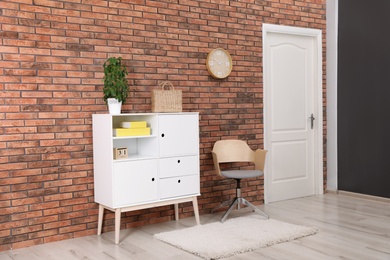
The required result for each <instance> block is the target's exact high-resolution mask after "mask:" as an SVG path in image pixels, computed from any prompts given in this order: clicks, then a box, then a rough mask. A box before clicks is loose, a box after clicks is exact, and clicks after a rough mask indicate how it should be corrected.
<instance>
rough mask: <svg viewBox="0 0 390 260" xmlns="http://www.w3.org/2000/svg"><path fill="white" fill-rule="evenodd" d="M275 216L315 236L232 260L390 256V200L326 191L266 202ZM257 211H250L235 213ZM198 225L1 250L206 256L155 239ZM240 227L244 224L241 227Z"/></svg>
mask: <svg viewBox="0 0 390 260" xmlns="http://www.w3.org/2000/svg"><path fill="white" fill-rule="evenodd" d="M261 208H264V209H265V211H266V212H267V213H268V214H269V215H270V217H271V218H273V219H277V220H281V221H286V222H290V223H294V224H303V225H308V226H315V227H318V228H319V229H320V232H319V233H318V234H316V235H314V236H310V237H306V238H302V239H299V240H295V241H292V242H288V243H282V244H278V245H275V246H271V247H267V248H263V249H259V250H257V251H253V252H249V253H244V254H241V255H237V256H234V257H230V258H227V259H230V260H233V259H289V260H291V259H299V260H302V259H310V260H312V259H315V260H317V259H321V260H322V259H362V260H363V259H364V260H374V259H381V260H382V259H383V260H390V202H388V201H382V202H381V201H373V200H368V199H361V198H356V197H351V196H345V195H336V194H325V195H321V196H314V197H306V198H300V199H294V200H289V201H283V202H277V203H270V204H267V205H264V206H261ZM245 214H253V213H252V212H250V211H248V210H247V209H242V210H241V211H234V214H233V215H232V217H237V216H241V215H245ZM220 216H221V213H220V214H215V215H202V216H200V221H201V224H205V223H209V222H213V221H218V220H219V217H220ZM193 225H195V219H194V218H186V219H182V220H179V221H177V222H176V221H170V222H166V223H161V224H156V225H149V226H145V227H141V228H136V229H127V230H121V239H120V244H119V245H114V244H113V240H114V233H113V232H109V233H103V234H102V235H101V236H96V235H95V236H89V237H82V238H77V239H71V240H66V241H60V242H55V243H49V244H45V245H39V246H34V247H29V248H23V249H17V250H10V251H6V252H0V259H1V260H10V259H14V260H20V259H23V260H24V259H26V260H27V259H28V260H38V259H39V260H42V259H45V260H47V259H85V260H86V259H99V260H100V259H107V260H108V259H109V260H113V259H120V260H122V259H141V260H147V259H153V260H154V259H177V260H179V259H180V260H183V259H184V260H187V259H189V260H191V259H200V258H198V257H196V256H194V255H192V254H189V253H186V252H184V251H182V250H180V249H177V248H175V247H173V246H170V245H167V244H165V243H163V242H160V241H158V240H155V239H153V234H155V233H159V232H163V231H169V230H173V229H180V228H183V227H187V226H193ZM238 228H239V227H238Z"/></svg>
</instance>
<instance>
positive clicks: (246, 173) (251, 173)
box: [221, 170, 264, 179]
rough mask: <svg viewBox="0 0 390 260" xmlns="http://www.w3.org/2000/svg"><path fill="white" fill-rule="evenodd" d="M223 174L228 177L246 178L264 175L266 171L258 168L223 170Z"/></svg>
mask: <svg viewBox="0 0 390 260" xmlns="http://www.w3.org/2000/svg"><path fill="white" fill-rule="evenodd" d="M221 174H222V175H223V176H225V177H226V178H231V179H245V178H255V177H259V176H262V175H263V174H264V173H263V172H262V171H258V170H231V171H221Z"/></svg>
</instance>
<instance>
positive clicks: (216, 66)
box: [206, 48, 233, 79]
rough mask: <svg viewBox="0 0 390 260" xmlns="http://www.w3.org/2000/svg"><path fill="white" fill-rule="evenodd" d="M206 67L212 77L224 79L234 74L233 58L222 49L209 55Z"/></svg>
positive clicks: (215, 50)
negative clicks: (231, 73)
mask: <svg viewBox="0 0 390 260" xmlns="http://www.w3.org/2000/svg"><path fill="white" fill-rule="evenodd" d="M206 66H207V70H208V72H209V73H210V74H211V76H213V77H214V78H217V79H224V78H226V77H227V76H229V74H230V72H232V68H233V62H232V57H230V54H229V52H228V51H226V50H224V49H222V48H217V49H214V50H212V51H211V52H210V53H209V54H208V55H207V59H206Z"/></svg>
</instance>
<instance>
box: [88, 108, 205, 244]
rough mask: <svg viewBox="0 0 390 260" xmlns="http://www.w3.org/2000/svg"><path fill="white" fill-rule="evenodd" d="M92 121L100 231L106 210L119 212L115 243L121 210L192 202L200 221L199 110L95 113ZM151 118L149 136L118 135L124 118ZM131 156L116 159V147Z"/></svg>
mask: <svg viewBox="0 0 390 260" xmlns="http://www.w3.org/2000/svg"><path fill="white" fill-rule="evenodd" d="M92 119H93V120H92V121H93V153H94V154H93V158H94V185H95V202H96V203H98V204H99V217H98V218H99V220H98V235H100V234H101V231H102V225H103V212H104V209H108V210H111V211H114V212H115V243H116V244H118V243H119V230H120V217H121V213H122V212H127V211H132V210H138V209H144V208H150V207H157V206H163V205H170V204H174V205H175V216H176V219H178V217H179V215H178V203H183V202H188V201H192V203H193V207H194V214H195V218H196V222H197V224H199V213H198V204H197V196H199V195H200V180H199V114H198V113H193V112H191V113H135V114H120V115H109V114H96V115H93V117H92ZM138 121H144V122H145V121H146V122H147V126H148V127H150V129H151V134H150V135H145V136H121V137H115V136H114V131H113V129H115V128H120V127H121V122H138ZM122 147H124V148H127V150H128V157H127V158H124V159H116V160H115V159H114V152H113V150H114V148H122Z"/></svg>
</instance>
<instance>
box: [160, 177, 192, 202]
mask: <svg viewBox="0 0 390 260" xmlns="http://www.w3.org/2000/svg"><path fill="white" fill-rule="evenodd" d="M199 186H200V184H199V175H189V176H180V177H174V178H166V179H160V197H161V199H167V198H174V197H181V196H187V195H199V190H200V187H199Z"/></svg>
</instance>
